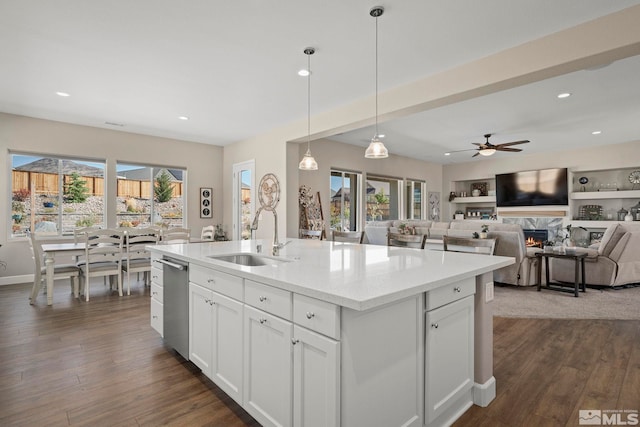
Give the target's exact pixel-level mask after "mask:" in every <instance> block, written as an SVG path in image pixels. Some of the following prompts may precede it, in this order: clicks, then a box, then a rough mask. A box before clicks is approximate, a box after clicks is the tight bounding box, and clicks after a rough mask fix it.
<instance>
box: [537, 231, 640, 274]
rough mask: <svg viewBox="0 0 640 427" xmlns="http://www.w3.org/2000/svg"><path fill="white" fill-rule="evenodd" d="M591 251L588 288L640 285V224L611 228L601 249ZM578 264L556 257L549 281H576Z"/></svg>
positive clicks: (588, 251) (587, 260)
mask: <svg viewBox="0 0 640 427" xmlns="http://www.w3.org/2000/svg"><path fill="white" fill-rule="evenodd" d="M579 250H584V251H587V254H588V255H587V258H586V260H585V277H586V284H587V285H600V286H622V285H626V284H630V283H640V223H638V222H631V223H626V222H625V223H616V224H613V225H610V226H609V227H608V228H607V230H606V231H605V233H604V236H602V241H601V242H600V245H599V246H598V248H597V249H579ZM574 265H575V264H574V261H573V260H572V259H561V258H552V259H551V261H550V263H549V278H550V279H551V280H553V281H558V282H570V283H573V281H574Z"/></svg>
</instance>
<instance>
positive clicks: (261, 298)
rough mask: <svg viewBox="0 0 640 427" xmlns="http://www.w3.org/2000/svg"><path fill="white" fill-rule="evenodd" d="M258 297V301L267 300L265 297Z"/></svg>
mask: <svg viewBox="0 0 640 427" xmlns="http://www.w3.org/2000/svg"><path fill="white" fill-rule="evenodd" d="M258 299H259V300H260V302H265V301H266V300H267V297H265V296H259V297H258Z"/></svg>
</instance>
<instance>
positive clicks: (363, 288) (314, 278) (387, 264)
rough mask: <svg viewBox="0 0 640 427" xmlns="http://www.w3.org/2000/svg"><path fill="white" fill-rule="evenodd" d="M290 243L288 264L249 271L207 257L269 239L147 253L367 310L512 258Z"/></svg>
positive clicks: (283, 254)
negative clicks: (165, 256)
mask: <svg viewBox="0 0 640 427" xmlns="http://www.w3.org/2000/svg"><path fill="white" fill-rule="evenodd" d="M286 241H291V243H289V244H288V245H287V246H285V247H284V248H282V249H281V250H280V256H279V257H277V258H281V259H284V260H288V261H290V262H283V263H278V264H276V265H265V266H257V267H247V266H241V265H236V264H232V263H229V262H225V261H219V260H215V259H212V258H210V257H211V256H216V255H225V254H236V253H254V254H255V253H256V245H257V244H261V245H262V253H261V254H260V255H263V256H270V251H271V243H270V242H269V241H267V240H264V241H262V240H241V241H230V242H209V243H189V244H175V245H157V246H149V250H150V251H152V252H155V253H158V254H162V255H167V256H170V257H173V258H176V259H180V260H183V261H188V262H191V263H194V264H197V265H201V266H205V267H210V268H213V269H215V270H218V271H222V272H225V273H230V274H233V275H236V276H240V277H244V278H246V279H251V280H255V281H258V282H261V283H265V284H268V285H272V286H275V287H278V288H281V289H285V290H289V291H292V292H295V293H299V294H302V295H307V296H310V297H313V298H317V299H320V300H324V301H328V302H331V303H334V304H337V305H340V306H343V307H348V308H351V309H354V310H368V309H370V308H374V307H378V306H381V305H383V304H387V303H390V302H394V301H398V300H401V299H404V298H406V297H409V296H413V295H416V294H418V293H422V292H425V291H429V290H432V289H434V288H437V287H440V286H443V285H446V284H449V283H452V282H457V281H459V280H461V279H466V278H468V277H474V276H477V275H479V274H483V273H486V272H489V271H493V270H496V269H499V268H502V267H506V266H508V265H511V264H513V263H514V262H515V260H514V258H510V257H501V256H487V255H475V254H466V253H457V252H444V251H438V250H421V249H405V248H397V247H387V246H378V245H359V244H352V243H339V242H331V241H320V240H299V239H287V240H286Z"/></svg>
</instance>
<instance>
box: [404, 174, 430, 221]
mask: <svg viewBox="0 0 640 427" xmlns="http://www.w3.org/2000/svg"><path fill="white" fill-rule="evenodd" d="M425 187H426V185H425V183H424V182H423V181H416V180H411V179H408V180H406V181H405V203H406V206H405V208H406V213H407V219H424V218H426V215H425V205H424V203H423V201H424V200H425V198H424V195H425Z"/></svg>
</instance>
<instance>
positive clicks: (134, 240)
mask: <svg viewBox="0 0 640 427" xmlns="http://www.w3.org/2000/svg"><path fill="white" fill-rule="evenodd" d="M124 240H125V243H124V245H125V250H124V260H123V261H122V271H123V273H124V272H126V273H127V295H131V273H136V274H140V273H143V276H142V281H143V283H144V284H145V285H146V284H147V283H149V282H150V281H149V273H150V272H151V254H150V253H149V251H147V245H156V244H158V241H159V240H160V235H159V234H158V232H157V230H155V229H153V228H130V229H128V230H127V231H126V232H125V239H124Z"/></svg>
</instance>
